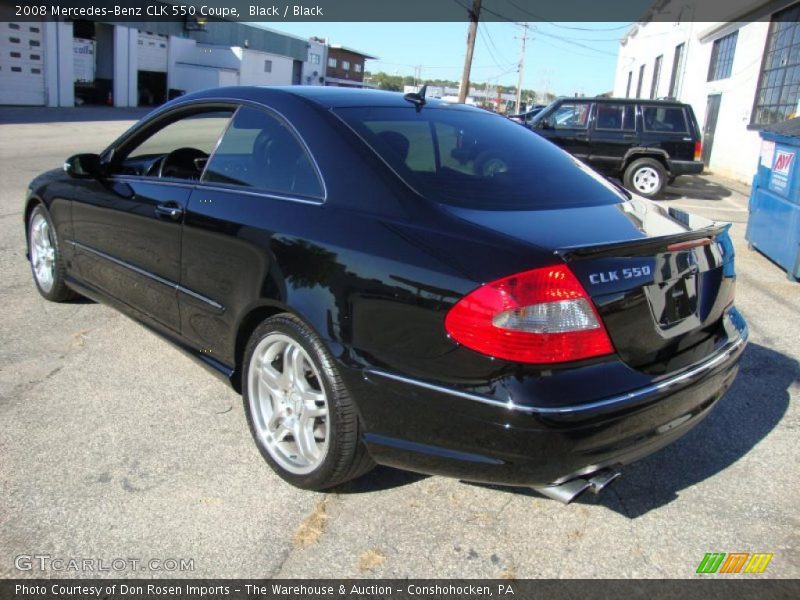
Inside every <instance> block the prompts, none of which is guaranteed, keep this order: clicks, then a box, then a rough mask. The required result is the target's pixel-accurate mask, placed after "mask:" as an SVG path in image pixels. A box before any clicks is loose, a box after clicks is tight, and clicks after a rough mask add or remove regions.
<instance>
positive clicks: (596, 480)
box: [589, 470, 622, 494]
mask: <svg viewBox="0 0 800 600" xmlns="http://www.w3.org/2000/svg"><path fill="white" fill-rule="evenodd" d="M620 475H622V473H620V472H619V471H611V470H607V471H598V472H597V473H595V474H594V475H592V476H591V477H590V478H589V483H591V484H592V491H593V492H594V493H595V494H599V493H600V492H602V491H603V490H604V489H605V488H606V487H608V486H609V485H610V484H611V483H612V482H613V481H615V480H616V479H617V478H618V477H619V476H620Z"/></svg>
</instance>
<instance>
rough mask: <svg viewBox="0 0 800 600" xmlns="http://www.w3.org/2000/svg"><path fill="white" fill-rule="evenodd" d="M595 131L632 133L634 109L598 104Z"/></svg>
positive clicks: (619, 105) (627, 106)
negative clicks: (624, 131)
mask: <svg viewBox="0 0 800 600" xmlns="http://www.w3.org/2000/svg"><path fill="white" fill-rule="evenodd" d="M594 127H595V129H600V130H604V131H622V130H623V129H624V130H626V131H632V130H634V129H635V128H636V126H635V120H634V107H633V106H632V105H624V104H598V105H597V117H596V119H595V126H594Z"/></svg>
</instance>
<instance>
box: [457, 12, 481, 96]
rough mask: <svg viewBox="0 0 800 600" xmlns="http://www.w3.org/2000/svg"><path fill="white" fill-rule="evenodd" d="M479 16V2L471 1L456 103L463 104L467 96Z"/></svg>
mask: <svg viewBox="0 0 800 600" xmlns="http://www.w3.org/2000/svg"><path fill="white" fill-rule="evenodd" d="M480 16H481V0H472V10H471V11H469V32H468V33H467V55H466V56H465V57H464V71H463V72H462V73H461V87H460V88H459V89H458V101H459V102H460V103H461V104H464V103H465V102H466V101H467V94H469V73H470V71H471V70H472V53H473V52H474V50H475V37H476V36H477V35H478V19H479V18H480Z"/></svg>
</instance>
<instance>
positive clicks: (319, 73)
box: [301, 37, 328, 85]
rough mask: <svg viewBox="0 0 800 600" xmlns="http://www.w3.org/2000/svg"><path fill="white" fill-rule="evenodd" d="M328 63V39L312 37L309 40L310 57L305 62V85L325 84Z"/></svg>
mask: <svg viewBox="0 0 800 600" xmlns="http://www.w3.org/2000/svg"><path fill="white" fill-rule="evenodd" d="M327 64H328V42H327V40H324V39H321V38H316V37H312V38H311V39H309V40H308V57H307V58H306V61H305V62H304V63H303V80H302V82H301V83H302V84H303V85H325V65H327Z"/></svg>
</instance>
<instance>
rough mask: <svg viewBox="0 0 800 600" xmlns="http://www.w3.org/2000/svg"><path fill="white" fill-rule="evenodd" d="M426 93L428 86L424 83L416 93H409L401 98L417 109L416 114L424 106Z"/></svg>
mask: <svg viewBox="0 0 800 600" xmlns="http://www.w3.org/2000/svg"><path fill="white" fill-rule="evenodd" d="M427 91H428V84H427V83H426V84H425V85H423V86H422V87H421V88H420V89H419V91H418V92H409V93H407V94H405V95H404V96H403V99H404V100H407V101H408V102H411V104H413V105H414V106H416V107H417V112H419V111H421V110H422V107H423V106H425V92H427Z"/></svg>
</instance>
